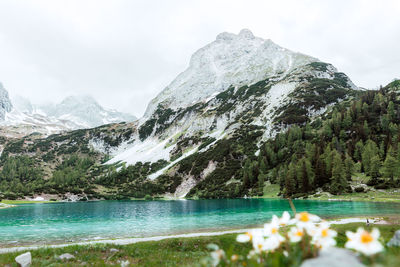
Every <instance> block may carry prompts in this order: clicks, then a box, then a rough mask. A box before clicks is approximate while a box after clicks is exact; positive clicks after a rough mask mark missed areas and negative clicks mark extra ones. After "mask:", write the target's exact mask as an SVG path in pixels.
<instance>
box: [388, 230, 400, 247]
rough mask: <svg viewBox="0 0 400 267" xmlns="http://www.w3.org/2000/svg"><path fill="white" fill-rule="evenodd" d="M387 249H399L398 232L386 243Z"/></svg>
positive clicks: (399, 232) (399, 231)
mask: <svg viewBox="0 0 400 267" xmlns="http://www.w3.org/2000/svg"><path fill="white" fill-rule="evenodd" d="M387 245H388V247H400V230H397V231H396V232H395V233H394V236H393V237H392V239H390V241H389V242H388V243H387Z"/></svg>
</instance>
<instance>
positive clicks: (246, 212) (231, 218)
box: [0, 199, 400, 246]
mask: <svg viewBox="0 0 400 267" xmlns="http://www.w3.org/2000/svg"><path fill="white" fill-rule="evenodd" d="M294 203H295V206H296V208H297V210H298V211H303V210H307V211H309V212H312V213H316V214H318V215H320V216H322V217H332V216H365V215H377V214H379V215H382V214H397V213H398V212H399V210H400V205H399V204H394V203H372V202H338V201H332V202H329V201H311V200H297V201H294ZM285 210H290V207H289V203H288V202H287V201H286V200H276V199H274V200H271V199H222V200H221V199H219V200H187V201H179V200H177V201H101V202H78V203H53V204H26V205H20V206H18V207H16V208H10V209H4V210H0V246H1V245H3V246H4V245H10V244H13V243H15V242H18V243H38V242H39V243H46V242H56V241H69V240H71V241H78V240H85V239H97V238H121V237H143V236H155V235H165V234H171V233H180V232H193V231H199V230H206V229H223V228H240V227H246V226H251V225H258V224H262V223H264V222H265V221H267V220H268V219H269V218H271V216H272V214H281V213H282V212H283V211H285Z"/></svg>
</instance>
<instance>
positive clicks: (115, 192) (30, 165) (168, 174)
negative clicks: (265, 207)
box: [0, 80, 400, 199]
mask: <svg viewBox="0 0 400 267" xmlns="http://www.w3.org/2000/svg"><path fill="white" fill-rule="evenodd" d="M399 92H400V81H398V80H396V81H394V82H392V83H390V84H389V85H387V86H385V87H383V88H381V89H380V90H377V91H373V90H370V91H359V92H357V94H356V95H354V96H352V97H351V98H350V99H348V100H345V101H342V102H340V103H339V104H333V105H331V106H330V107H329V108H328V110H327V111H326V112H325V113H323V114H322V115H321V116H318V117H317V118H314V119H312V120H311V119H310V118H309V117H301V120H294V121H291V123H290V124H289V123H286V124H283V123H282V122H277V124H276V125H280V127H282V128H283V129H285V128H286V130H283V131H281V132H279V133H278V134H276V135H275V136H274V137H273V138H270V139H268V140H266V141H263V133H264V132H263V127H262V126H256V125H247V126H246V125H242V126H241V127H239V128H238V129H236V130H235V131H234V132H233V133H232V134H230V135H228V136H226V137H225V138H223V139H221V140H218V141H217V142H215V140H213V139H212V138H210V139H207V140H200V139H199V140H197V142H198V143H200V144H202V145H201V146H200V147H199V149H198V151H197V152H196V153H194V154H192V155H190V156H188V157H186V158H184V159H183V160H181V161H179V162H178V163H177V164H175V165H174V166H172V167H171V168H169V169H168V170H167V171H165V172H164V174H162V175H161V176H159V177H158V178H156V179H154V180H151V179H148V176H149V175H150V174H151V173H154V172H155V171H157V170H160V169H161V168H163V167H165V166H166V165H167V164H168V162H166V161H163V160H160V161H158V162H157V163H148V162H147V163H142V162H139V163H136V164H135V165H131V166H125V164H123V163H119V164H113V165H103V164H101V163H102V162H104V161H105V160H107V152H104V153H99V152H96V151H94V150H93V149H91V148H90V146H88V143H89V140H90V138H92V137H93V136H100V135H101V136H103V138H104V137H106V138H104V139H105V140H108V144H109V147H110V149H112V147H113V145H114V146H115V145H116V143H118V144H119V143H121V142H124V140H129V137H130V135H131V133H132V131H131V130H130V125H125V124H118V125H112V127H111V126H103V127H100V128H95V129H92V130H80V131H75V132H72V133H69V134H65V135H55V136H51V137H49V138H48V139H44V140H42V139H34V138H32V137H29V138H28V137H27V138H25V139H22V140H14V141H10V140H2V142H3V144H4V145H5V148H4V151H3V154H2V157H1V166H2V167H1V171H0V192H2V194H3V197H6V198H19V197H23V196H29V195H31V196H32V195H34V194H40V193H47V194H54V195H63V194H65V193H66V192H70V193H74V194H78V195H79V194H84V195H85V196H87V197H88V198H89V199H90V198H107V199H108V198H112V199H122V198H131V197H139V198H140V197H145V196H146V195H149V196H164V195H169V196H174V193H176V192H177V191H179V190H183V189H182V188H183V187H184V186H185V182H184V181H189V180H195V181H196V185H195V186H194V187H193V188H191V189H190V191H189V192H188V194H187V197H194V198H222V197H243V196H245V195H247V196H261V195H262V194H263V189H264V188H265V187H267V186H268V185H269V184H279V186H280V194H281V196H291V197H301V196H307V195H309V194H314V193H315V192H317V191H325V192H330V193H332V194H342V193H345V192H351V191H353V190H361V189H357V188H351V187H350V186H349V182H350V181H351V179H352V176H353V175H354V174H355V173H364V174H365V175H367V176H368V177H369V178H368V179H369V181H368V185H370V186H374V187H375V188H380V189H384V188H394V187H400V180H399V176H400V167H399V166H400V151H399V149H400V147H399V141H400V134H399V133H400V128H399V127H400V93H399ZM292 112H293V113H292V114H291V113H288V112H287V111H286V114H287V115H291V116H292V117H293V118H296V117H298V116H297V115H298V114H296V110H295V109H292ZM189 141H190V142H193V140H186V141H185V139H182V140H181V141H180V143H179V144H178V147H179V145H181V146H182V150H183V149H184V148H185V147H186V145H187V144H186V143H185V142H189ZM206 148H207V149H206Z"/></svg>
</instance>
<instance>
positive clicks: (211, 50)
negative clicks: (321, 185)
mask: <svg viewBox="0 0 400 267" xmlns="http://www.w3.org/2000/svg"><path fill="white" fill-rule="evenodd" d="M214 65H215V66H216V67H215V68H214ZM364 93H365V92H363V91H360V90H358V88H357V87H356V86H355V85H354V84H353V83H352V82H351V80H350V79H349V78H348V77H347V76H346V75H345V74H343V73H341V72H338V71H337V69H336V68H335V67H333V66H332V65H331V64H328V63H324V62H321V61H319V60H317V59H315V58H313V57H310V56H306V55H302V54H299V53H294V52H291V51H290V50H287V49H284V48H281V47H279V46H277V45H275V44H274V43H272V42H271V41H269V40H263V39H261V38H257V37H254V36H252V34H250V32H249V31H242V32H241V33H239V34H238V35H234V34H227V33H224V34H222V35H220V36H219V37H218V38H217V40H216V41H215V42H213V43H211V44H210V45H207V46H206V47H204V48H202V49H200V50H199V51H198V52H196V54H195V55H194V56H193V57H192V59H191V63H190V66H189V68H188V69H187V70H186V71H185V72H184V73H182V74H180V75H179V76H178V77H177V79H175V80H174V81H173V82H172V83H171V84H170V85H169V86H168V87H167V88H166V89H165V90H163V91H162V92H161V93H160V94H159V96H158V97H156V98H155V99H154V100H152V102H151V103H150V104H149V107H148V109H147V111H146V114H145V116H144V117H143V118H141V119H140V120H138V121H135V122H132V123H129V124H112V125H106V126H102V127H99V128H96V129H89V130H79V131H74V132H70V133H64V134H61V135H54V136H50V137H49V138H46V139H37V138H35V137H34V136H29V137H26V138H24V140H19V141H17V142H14V141H13V142H9V141H6V143H5V148H4V152H3V155H9V156H12V157H15V156H19V155H29V157H36V158H38V161H39V162H40V164H39V165H40V168H43V169H46V170H47V173H46V177H47V178H48V179H50V180H49V181H52V179H56V178H57V179H56V180H57V181H61V180H63V179H64V178H60V176H59V174H57V175H56V173H57V171H58V170H60V168H61V169H64V167H65V171H67V170H68V168H67V167H66V166H64V165H65V164H63V162H69V160H68V158H69V157H70V156H73V155H79V157H93V159H94V161H95V162H94V163H93V164H92V165H91V166H90V167H88V168H83V169H82V175H80V176H79V177H87V179H86V178H85V179H84V180H81V179H78V180H77V181H76V182H73V183H71V184H69V185H68V186H66V187H63V189H57V190H66V188H69V189H68V190H78V189H79V188H86V189H87V188H90V190H92V191H93V190H94V191H96V190H95V188H93V187H95V186H102V187H106V188H108V190H109V191H108V193H107V194H109V195H113V196H115V195H119V196H122V197H129V196H134V197H144V195H145V194H153V195H157V194H158V195H161V194H164V195H168V196H171V197H185V196H191V197H196V196H202V197H221V196H224V197H229V196H243V195H246V194H255V193H256V192H257V191H253V189H254V188H256V184H255V183H254V177H256V178H257V176H255V175H256V174H257V175H259V173H258V172H256V171H254V174H252V175H250V176H251V177H253V178H251V179H250V180H251V182H248V181H247V180H248V179H247V178H245V177H246V176H245V175H244V173H243V171H242V169H250V167H248V165H249V164H250V165H251V164H253V163H252V162H253V161H255V160H258V157H259V155H260V154H261V155H263V154H262V153H264V152H263V151H264V150H263V146H264V144H265V143H266V142H267V141H268V140H275V141H276V142H280V141H279V140H277V139H276V138H281V137H279V136H280V135H277V134H278V133H280V132H286V130H288V129H291V128H292V127H293V126H294V125H297V126H299V127H301V128H302V129H303V128H304V129H308V128H309V127H310V124H311V123H315V122H316V121H318V119H323V118H324V116H328V115H329V114H331V111H332V109H334V108H335V106H337V105H338V104H339V103H342V102H345V103H347V102H348V101H351V100H352V99H357V98H359V97H360V95H363V94H364ZM185 95H186V96H185ZM315 131H319V128H318V127H316V128H315ZM284 149H285V151H287V150H289V149H290V148H289V147H285V148H284ZM282 153H283V152H282ZM289 155H290V154H289ZM287 157H288V154H282V160H283V161H284V162H281V164H283V165H284V164H286V162H287V161H288V160H289V159H288V158H287ZM2 158H3V160H4V159H5V156H4V157H2ZM103 160H107V161H106V164H102V165H99V164H100V163H101V162H103ZM248 160H251V162H250V163H248ZM44 162H45V163H44ZM73 162H74V164H75V163H76V162H77V161H76V160H74V161H73ZM76 164H78V163H76ZM78 165H79V166H80V163H79V164H78ZM74 166H75V165H74ZM85 166H86V165H85ZM246 166H247V167H246ZM251 166H253V165H251ZM274 167H276V166H274ZM275 171H276V170H275ZM264 174H265V173H264ZM68 175H69V174H68ZM68 175H65V177H69V176H68ZM71 175H72V174H71ZM246 175H247V176H249V175H248V174H246ZM63 177H64V176H63ZM89 177H90V178H89ZM65 179H67V178H65ZM71 179H72V178H71ZM74 179H75V178H74ZM74 179H72V180H73V181H75V180H74ZM54 181H55V180H54ZM63 181H64V180H63ZM270 181H271V182H275V183H276V179H275V180H274V179H272V178H271V180H270ZM54 183H55V182H54ZM54 183H53V184H54ZM46 184H47V183H46ZM55 184H56V185H54V188H56V187H57V188H59V187H60V186H58V184H59V182H57V183H55ZM77 187H78V189H77ZM41 188H43V187H41ZM236 188H238V189H237V190H236ZM103 189H104V188H103ZM103 189H102V190H103ZM41 190H43V189H41ZM79 190H80V189H79ZM79 190H78V191H79ZM90 190H89V191H90ZM92 191H91V192H92ZM103 191H104V190H103ZM210 192H211V193H210ZM221 192H222V193H221ZM92 193H93V192H92Z"/></svg>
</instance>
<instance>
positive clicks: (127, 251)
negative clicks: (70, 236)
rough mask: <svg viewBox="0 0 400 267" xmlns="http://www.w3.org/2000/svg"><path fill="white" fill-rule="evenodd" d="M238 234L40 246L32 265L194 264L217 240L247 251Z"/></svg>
mask: <svg viewBox="0 0 400 267" xmlns="http://www.w3.org/2000/svg"><path fill="white" fill-rule="evenodd" d="M359 226H364V224H360V223H352V224H346V225H336V226H334V228H335V229H336V230H337V231H338V233H339V235H338V245H339V246H341V247H342V246H343V245H344V243H345V242H346V236H345V232H346V231H347V230H352V231H355V230H356V229H357V227H359ZM376 227H378V228H379V229H380V231H381V235H382V237H383V239H384V242H385V243H386V242H388V241H389V240H390V238H391V237H392V236H393V234H394V232H395V231H396V230H398V229H399V228H400V226H399V225H379V226H378V225H377V226H376ZM235 237H236V234H227V235H223V236H214V237H194V238H184V239H167V240H163V241H159V242H143V243H136V244H132V245H126V246H115V245H94V246H70V247H66V248H58V249H39V250H33V251H32V257H33V263H32V266H33V267H35V266H50V265H51V266H82V265H90V266H113V265H117V264H118V261H121V260H122V261H124V260H129V261H130V263H131V264H132V265H131V266H193V265H196V264H197V263H199V262H200V260H201V259H202V258H204V257H206V256H207V255H208V254H209V252H208V250H207V248H206V247H207V244H210V243H214V244H217V245H219V246H220V247H222V248H224V249H225V250H228V249H230V248H233V249H234V251H235V252H240V251H242V252H245V251H247V250H248V247H246V246H240V244H238V243H237V242H235ZM111 248H117V249H118V250H119V251H118V252H114V253H112V252H110V249H111ZM63 253H71V254H74V255H75V257H76V258H75V259H73V260H71V261H68V262H63V261H61V260H57V259H56V257H57V255H61V254H63ZM19 254H21V252H18V253H8V254H2V255H0V266H4V265H7V264H10V266H17V265H16V263H15V261H14V258H15V257H16V256H17V255H19ZM377 261H378V262H380V263H382V264H383V266H400V248H388V249H387V250H386V252H385V253H384V254H383V255H382V256H380V257H378V259H377Z"/></svg>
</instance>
